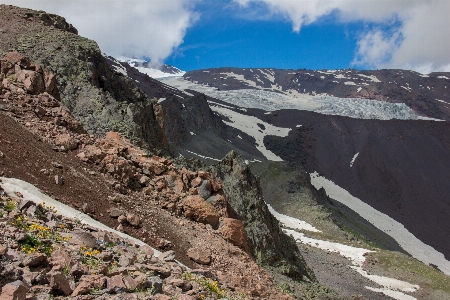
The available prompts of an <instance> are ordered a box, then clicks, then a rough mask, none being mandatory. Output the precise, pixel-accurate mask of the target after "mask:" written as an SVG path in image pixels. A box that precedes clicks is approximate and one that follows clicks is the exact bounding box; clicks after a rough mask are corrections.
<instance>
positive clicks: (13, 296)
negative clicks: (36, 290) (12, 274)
mask: <svg viewBox="0 0 450 300" xmlns="http://www.w3.org/2000/svg"><path fill="white" fill-rule="evenodd" d="M27 293H28V287H27V286H26V285H25V284H24V283H23V282H22V281H20V280H16V281H14V282H11V283H8V284H6V285H5V286H3V287H2V292H1V294H0V299H1V300H25V299H26V297H27Z"/></svg>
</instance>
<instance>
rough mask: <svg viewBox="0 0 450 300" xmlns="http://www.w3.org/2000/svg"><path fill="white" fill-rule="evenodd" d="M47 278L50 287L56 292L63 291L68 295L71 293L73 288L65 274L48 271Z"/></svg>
mask: <svg viewBox="0 0 450 300" xmlns="http://www.w3.org/2000/svg"><path fill="white" fill-rule="evenodd" d="M47 279H48V281H49V282H50V287H51V288H52V290H54V291H55V292H57V293H63V294H64V295H65V296H68V295H70V294H71V293H72V291H73V288H72V286H71V284H70V282H69V280H68V279H67V277H66V275H64V274H63V273H61V272H53V271H52V272H48V273H47Z"/></svg>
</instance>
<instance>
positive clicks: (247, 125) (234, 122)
mask: <svg viewBox="0 0 450 300" xmlns="http://www.w3.org/2000/svg"><path fill="white" fill-rule="evenodd" d="M211 110H212V111H215V112H218V113H219V114H221V115H222V116H225V117H226V118H228V119H229V120H230V122H228V121H225V120H223V122H224V123H225V124H227V125H228V126H231V127H233V128H236V129H239V130H240V131H242V132H245V133H247V134H248V135H250V136H252V137H254V138H255V140H256V148H257V149H258V150H259V151H260V152H261V153H262V154H263V155H264V156H265V157H266V158H267V159H268V160H272V161H282V159H281V158H280V157H278V156H277V155H275V154H274V153H273V152H272V151H270V150H268V149H267V148H266V146H265V145H264V137H265V136H266V135H275V136H280V137H286V136H287V135H288V134H289V131H291V129H290V128H281V127H275V126H273V125H271V124H269V123H266V122H264V121H262V120H260V119H258V118H256V117H253V116H247V115H243V114H240V113H238V112H236V111H233V110H231V109H228V108H225V107H219V106H211ZM258 123H259V124H262V125H264V127H265V130H264V132H263V131H261V129H260V127H259V126H258V125H257V124H258Z"/></svg>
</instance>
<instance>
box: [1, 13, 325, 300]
mask: <svg viewBox="0 0 450 300" xmlns="http://www.w3.org/2000/svg"><path fill="white" fill-rule="evenodd" d="M0 12H1V14H2V19H1V24H0V25H1V28H2V32H1V34H2V35H3V34H4V36H2V37H4V38H2V39H1V41H2V42H1V44H0V46H1V47H0V50H1V51H2V53H6V55H5V56H4V57H3V58H2V60H1V62H0V69H1V79H2V85H1V96H0V98H1V99H0V109H1V110H2V111H4V112H3V113H1V114H0V118H1V119H2V128H1V132H0V134H1V135H0V137H1V140H2V143H0V153H1V156H0V166H1V169H0V174H1V175H2V176H7V177H15V178H20V179H23V180H25V181H27V182H30V183H32V184H35V185H36V186H38V187H39V188H40V189H41V190H43V191H45V192H46V193H47V194H49V195H51V196H52V197H54V198H56V199H58V200H60V201H61V202H63V203H66V204H68V205H70V206H72V207H75V208H77V209H81V210H83V211H84V212H86V213H88V214H89V215H91V216H92V217H94V218H95V219H98V220H100V221H101V222H102V223H104V224H107V225H109V226H111V227H115V228H117V230H119V231H124V232H126V233H128V234H130V235H133V236H135V237H138V238H142V239H143V240H145V241H147V242H148V243H150V244H152V245H153V246H155V247H157V248H159V249H161V250H168V249H172V250H173V251H174V254H175V255H176V257H177V259H178V260H180V261H181V262H183V263H184V264H186V265H187V266H188V267H201V266H205V265H207V266H209V268H208V270H209V271H208V272H212V273H210V274H212V276H214V277H216V278H218V279H219V282H220V284H221V286H223V287H225V286H226V289H227V290H229V293H230V295H234V296H236V297H238V298H239V294H241V295H242V294H245V295H247V296H246V297H250V298H272V299H282V298H283V297H287V298H289V296H286V295H285V294H284V293H283V292H282V291H280V290H279V289H277V288H276V287H275V286H274V284H273V283H272V280H273V278H272V277H271V276H269V275H268V274H267V273H265V272H264V271H263V270H262V269H261V268H260V267H259V266H258V265H257V264H256V263H255V262H254V260H253V258H252V256H251V253H253V254H263V255H258V261H259V262H260V263H262V264H266V265H274V266H275V267H280V269H282V270H283V271H284V273H286V274H288V275H291V276H293V277H294V278H297V279H298V280H307V281H310V280H314V275H313V273H312V272H311V271H310V270H309V269H307V267H306V266H305V265H304V261H303V260H302V259H301V255H300V254H299V252H298V249H297V248H295V247H294V242H293V240H292V239H291V238H288V237H287V236H286V235H285V234H284V233H282V232H281V230H280V228H279V226H278V224H277V223H276V222H275V221H274V219H273V217H271V216H270V214H268V212H267V208H266V207H265V205H264V203H263V202H262V201H261V198H260V197H259V198H258V195H257V194H254V193H253V192H252V193H250V194H249V195H246V201H254V200H253V199H251V197H257V198H256V199H255V200H256V202H254V203H253V205H252V207H253V208H254V207H256V206H258V207H257V208H258V209H261V212H262V213H264V214H263V215H262V216H257V215H254V216H253V217H252V218H258V222H262V223H264V222H266V224H267V226H269V227H270V230H269V231H268V232H269V233H273V234H274V239H275V240H276V241H278V242H279V243H280V244H277V245H272V244H271V245H267V241H266V240H264V239H261V237H262V236H261V233H258V234H253V229H251V226H254V224H257V223H253V220H249V219H247V218H246V217H241V215H244V214H245V211H243V210H242V208H240V207H238V206H239V203H238V202H236V200H235V198H233V197H231V198H230V199H232V200H233V201H228V195H227V191H226V189H224V188H223V183H222V180H221V179H220V178H219V177H217V176H215V175H214V173H208V172H205V171H206V169H204V170H197V171H190V170H188V169H186V168H181V167H177V166H175V165H174V164H173V163H172V162H171V161H170V160H168V159H166V158H163V157H160V156H152V155H149V152H148V151H145V150H142V149H140V148H137V147H136V146H135V145H133V143H132V142H131V141H130V140H127V139H126V138H124V137H123V136H122V135H121V134H118V133H113V132H109V133H108V134H107V135H106V136H105V137H104V138H101V139H99V138H97V137H96V135H100V134H102V133H104V132H106V131H108V130H111V129H117V130H119V131H121V132H122V133H123V134H124V135H125V136H129V137H130V138H132V141H133V142H137V143H138V144H140V145H142V146H144V148H147V149H151V150H155V151H156V152H157V151H158V150H163V151H164V150H168V149H169V143H168V140H167V138H166V136H169V137H170V138H171V141H173V144H175V145H176V143H177V139H176V138H177V135H178V134H179V133H177V132H175V131H174V130H175V127H172V129H168V128H165V125H168V124H169V123H166V124H165V123H164V122H165V120H167V119H165V118H164V113H165V111H164V110H163V109H162V105H161V103H157V100H149V97H148V96H147V95H145V93H143V92H142V91H141V90H139V89H138V88H137V87H136V86H134V84H133V83H132V80H131V79H129V78H125V76H123V75H121V73H120V72H117V69H116V71H113V69H112V68H110V65H109V64H108V62H107V60H105V58H104V57H103V56H101V55H100V51H99V50H98V47H97V46H96V45H95V43H93V42H91V41H89V40H86V39H83V38H81V37H79V36H77V35H76V32H75V31H74V30H72V29H71V28H72V27H71V26H70V25H69V24H67V23H64V20H63V19H62V18H57V17H55V16H52V17H51V18H50V19H52V18H53V19H55V18H56V19H57V21H55V22H54V23H51V24H48V22H47V21H45V20H47V19H46V17H45V13H43V12H34V11H31V10H26V9H18V8H15V7H11V6H3V5H2V6H0ZM3 17H4V18H3ZM43 19H45V20H44V21H42V20H43ZM22 20H27V22H28V26H23V27H22V23H21V21H22ZM15 22H17V23H18V24H19V25H18V26H15V25H14V24H15ZM60 23H61V24H62V25H61V24H60ZM58 24H60V25H58ZM25 27H26V28H25ZM14 35H17V36H18V37H19V39H18V40H17V41H16V40H14V38H13V37H14ZM47 38H48V40H47ZM23 40H26V41H27V43H26V45H27V46H26V47H25V46H23V44H20V43H22V42H21V41H23ZM60 40H64V43H63V44H60V45H59V46H58V45H53V43H58V42H55V41H60ZM6 45H8V47H6ZM53 46H55V47H53ZM6 48H8V50H18V51H19V52H8V51H7V50H6ZM23 53H27V54H29V55H30V57H26V56H24V55H23ZM45 63H47V64H45ZM165 89H166V88H163V92H164V90H165ZM95 95H99V98H98V97H97V98H95V97H94V96H95ZM170 96H171V97H176V96H175V94H174V93H170ZM173 99H174V98H172V100H173ZM195 99H198V101H197V102H198V103H197V104H196V105H194V107H199V106H200V107H203V108H204V109H203V111H200V112H201V113H204V116H203V117H204V118H206V119H198V118H193V117H192V116H191V115H190V114H189V113H187V114H184V115H183V114H182V113H181V116H179V115H177V111H176V109H173V107H170V106H169V107H168V108H166V111H167V113H168V115H169V116H170V114H171V113H172V114H173V116H174V117H178V118H179V119H180V120H182V121H183V122H184V124H186V125H188V124H191V123H194V128H196V129H198V130H204V129H206V130H207V129H208V126H209V125H210V124H211V123H212V124H213V125H214V124H216V125H214V126H215V127H213V128H212V129H213V130H217V131H219V130H221V128H222V127H221V126H223V124H222V123H220V122H219V121H218V119H217V118H216V117H215V116H214V115H213V114H212V113H211V111H210V110H209V109H207V106H205V104H206V103H207V102H206V98H205V96H202V95H195V96H191V97H190V100H192V101H190V102H192V103H194V104H195V103H196V100H195ZM172 102H174V101H171V102H170V104H171V105H172V104H173V103H172ZM168 103H169V101H168ZM185 103H187V102H185ZM180 104H181V105H182V106H183V104H184V103H180ZM94 107H95V110H91V109H90V108H94ZM120 107H123V108H124V110H121V109H120ZM171 109H172V111H171ZM191 110H192V108H191ZM208 113H209V115H208ZM115 117H117V119H115V120H113V119H114V118H115ZM89 120H91V121H92V122H91V121H89ZM116 121H117V122H116ZM181 125H182V124H181ZM187 129H189V127H188V128H187ZM170 130H172V131H170ZM219 132H220V131H219ZM89 133H91V134H89ZM92 133H95V134H96V135H93V134H92ZM183 138H186V137H185V136H183V135H181V140H182V139H183ZM30 154H32V155H30ZM80 161H81V162H83V163H82V164H80ZM221 175H226V174H224V173H223V171H222V173H221ZM233 176H235V175H233ZM249 176H250V175H249ZM247 179H248V180H251V181H252V185H254V183H253V182H254V178H253V179H252V177H248V178H247ZM244 181H245V180H244ZM243 183H245V182H243ZM254 186H255V187H256V188H257V186H256V185H254ZM244 189H245V187H244ZM256 190H257V189H256ZM235 192H236V191H235ZM243 193H244V191H243ZM259 193H260V192H259ZM205 200H208V201H205ZM7 201H10V200H7ZM233 206H236V208H234V207H233ZM259 206H261V207H259ZM125 212H127V213H125ZM236 212H239V214H237V213H236ZM129 214H131V215H134V216H135V218H128V215H129ZM31 217H32V216H31ZM241 219H242V220H245V224H244V223H243V222H242V221H241ZM246 232H249V233H252V234H251V235H248V236H247V233H246ZM8 243H10V241H8ZM283 243H286V248H284V249H283ZM8 245H9V244H8ZM8 247H9V246H8ZM286 249H291V250H292V251H293V252H290V251H286ZM271 252H273V253H271ZM8 259H9V258H7V260H8ZM286 262H294V265H293V266H289V264H288V263H286ZM8 263H9V261H8ZM46 268H47V266H46ZM230 274H232V276H230ZM122 275H126V274H122ZM256 278H257V279H256ZM18 279H21V277H20V276H19V277H18ZM103 279H105V278H103ZM103 279H102V280H101V282H103V283H104V282H106V281H104V280H103ZM133 279H135V278H133ZM22 280H23V278H22ZM105 280H106V279H105ZM69 281H70V280H69ZM79 283H80V282H79ZM17 284H19V283H17ZM17 284H16V283H14V284H13V287H15V286H17ZM80 284H81V283H80ZM19 285H20V284H19ZM20 286H22V285H20ZM13 287H12V288H13ZM72 287H73V288H75V286H73V285H72ZM102 287H103V285H102ZM9 288H10V286H8V288H7V289H9ZM28 288H29V286H28ZM98 288H99V287H95V288H93V289H98ZM20 289H22V288H20ZM22 290H23V289H22ZM43 292H44V293H46V292H48V293H56V294H58V293H59V292H60V291H59V290H57V289H56V290H55V289H53V288H51V289H47V290H45V291H43ZM90 292H91V291H90ZM183 292H185V291H183ZM105 293H106V292H105ZM163 293H164V294H166V295H168V294H169V293H172V294H173V293H178V294H181V291H180V289H177V287H175V286H174V287H173V289H172V290H167V291H163ZM327 293H330V292H327ZM197 294H198V293H197ZM234 296H233V297H234ZM21 297H22V296H21ZM192 297H193V298H194V299H195V298H196V297H200V294H198V295H193V296H192ZM161 299H162V298H161ZM186 299H190V298H186Z"/></svg>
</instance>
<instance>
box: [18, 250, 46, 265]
mask: <svg viewBox="0 0 450 300" xmlns="http://www.w3.org/2000/svg"><path fill="white" fill-rule="evenodd" d="M46 262H47V256H45V254H43V253H33V254H30V255H27V256H26V257H25V259H24V260H23V262H22V263H23V265H24V266H26V267H37V266H39V265H41V264H45V263H46Z"/></svg>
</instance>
